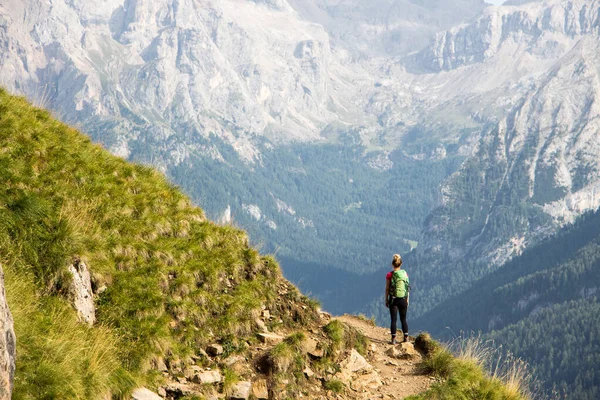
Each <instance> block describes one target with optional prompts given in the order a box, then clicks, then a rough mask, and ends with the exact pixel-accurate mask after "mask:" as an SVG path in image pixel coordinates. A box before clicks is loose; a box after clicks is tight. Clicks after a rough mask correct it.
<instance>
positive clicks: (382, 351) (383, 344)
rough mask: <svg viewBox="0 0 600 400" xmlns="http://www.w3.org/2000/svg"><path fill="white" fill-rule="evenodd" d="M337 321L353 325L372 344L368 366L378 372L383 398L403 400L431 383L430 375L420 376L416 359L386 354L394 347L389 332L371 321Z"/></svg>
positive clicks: (348, 318)
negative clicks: (381, 383) (400, 358)
mask: <svg viewBox="0 0 600 400" xmlns="http://www.w3.org/2000/svg"><path fill="white" fill-rule="evenodd" d="M336 319H338V320H340V321H342V322H344V323H346V324H348V325H350V326H353V327H354V328H356V329H358V330H359V331H360V332H362V334H363V335H365V336H366V337H367V338H368V339H369V340H370V341H371V343H372V346H371V347H372V349H371V350H373V351H372V352H369V358H368V361H369V363H370V364H371V365H372V366H373V367H374V368H375V370H376V371H377V372H378V373H379V375H380V377H381V379H382V380H383V382H384V385H383V386H381V387H380V388H379V389H378V390H377V397H374V398H380V399H403V398H405V397H406V396H410V395H412V394H417V393H421V392H423V391H425V390H427V388H429V385H430V384H431V382H432V380H431V378H430V377H429V376H426V375H419V374H418V372H417V370H416V364H417V363H418V362H419V359H416V360H398V359H395V358H392V357H390V356H388V355H387V354H386V352H387V351H388V350H389V349H390V348H392V347H393V346H392V345H391V344H389V341H390V333H389V330H388V329H384V328H380V327H378V326H374V325H372V324H371V323H370V322H369V321H365V320H364V319H361V318H358V317H355V316H352V315H344V316H341V317H336Z"/></svg>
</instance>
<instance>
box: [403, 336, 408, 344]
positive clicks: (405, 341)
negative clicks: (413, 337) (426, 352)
mask: <svg viewBox="0 0 600 400" xmlns="http://www.w3.org/2000/svg"><path fill="white" fill-rule="evenodd" d="M407 342H408V335H406V336H404V343H407Z"/></svg>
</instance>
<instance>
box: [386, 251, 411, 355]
mask: <svg viewBox="0 0 600 400" xmlns="http://www.w3.org/2000/svg"><path fill="white" fill-rule="evenodd" d="M392 267H394V270H393V271H390V272H388V274H387V275H386V277H385V306H386V307H388V308H389V309H390V317H391V319H392V323H391V326H390V331H391V333H392V341H391V342H390V343H391V344H396V323H397V321H398V312H400V322H401V323H402V332H403V333H404V341H405V342H408V323H407V322H406V310H407V309H408V298H409V294H410V293H409V291H410V285H409V280H408V274H407V273H406V271H405V270H403V269H401V267H402V257H400V254H394V257H393V258H392Z"/></svg>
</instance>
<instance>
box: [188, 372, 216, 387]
mask: <svg viewBox="0 0 600 400" xmlns="http://www.w3.org/2000/svg"><path fill="white" fill-rule="evenodd" d="M222 380H223V376H222V375H221V373H220V372H219V371H204V372H200V373H198V374H196V375H194V378H193V381H194V382H195V383H201V384H213V383H219V382H221V381H222Z"/></svg>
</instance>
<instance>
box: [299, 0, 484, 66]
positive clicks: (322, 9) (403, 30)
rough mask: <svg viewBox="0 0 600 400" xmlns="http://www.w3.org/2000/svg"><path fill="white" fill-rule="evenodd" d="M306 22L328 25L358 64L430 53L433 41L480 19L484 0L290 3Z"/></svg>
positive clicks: (336, 41) (336, 42)
mask: <svg viewBox="0 0 600 400" xmlns="http://www.w3.org/2000/svg"><path fill="white" fill-rule="evenodd" d="M289 4H290V5H291V6H292V7H293V8H294V9H295V10H296V11H297V12H298V13H299V14H300V16H302V17H303V18H306V19H308V20H310V21H313V22H315V23H318V24H320V25H322V26H323V27H324V28H325V29H326V30H327V32H328V33H329V35H330V38H331V40H332V43H333V44H334V45H335V46H336V47H342V48H344V49H347V50H349V51H351V53H352V54H353V56H354V57H356V58H362V59H366V58H372V57H389V56H405V55H406V54H407V53H409V52H414V51H417V50H420V49H421V48H423V47H425V46H426V45H427V43H428V42H429V39H430V37H431V36H432V35H434V34H435V33H437V32H438V31H440V30H443V29H448V28H450V27H452V26H454V25H456V24H458V23H461V22H464V21H468V20H471V19H473V18H474V17H476V16H477V15H478V14H479V13H480V12H481V11H482V10H483V9H484V8H485V3H484V2H483V1H482V0H460V1H454V2H452V5H448V4H444V2H443V1H437V0H426V1H411V0H377V1H371V2H368V3H367V2H350V1H337V0H289Z"/></svg>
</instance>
